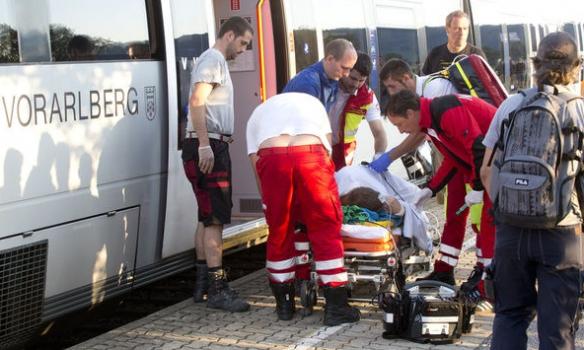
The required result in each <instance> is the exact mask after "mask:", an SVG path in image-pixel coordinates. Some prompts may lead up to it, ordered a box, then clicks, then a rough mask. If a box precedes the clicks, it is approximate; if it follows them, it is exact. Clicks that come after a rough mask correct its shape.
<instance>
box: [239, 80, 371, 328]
mask: <svg viewBox="0 0 584 350" xmlns="http://www.w3.org/2000/svg"><path fill="white" fill-rule="evenodd" d="M330 134H331V127H330V123H329V119H328V116H327V113H326V110H325V108H324V106H323V105H322V103H321V102H320V101H319V100H318V99H316V98H314V97H312V96H310V95H308V94H304V93H293V92H291V93H284V94H280V95H276V96H274V97H272V98H270V99H268V100H267V101H266V102H264V103H263V104H261V105H260V106H258V107H257V108H256V109H255V110H254V112H253V113H252V115H251V117H250V119H249V121H248V123H247V133H246V136H247V150H248V155H249V157H250V160H251V162H252V167H253V169H254V170H255V171H256V175H257V176H256V178H257V179H258V185H259V186H258V187H259V189H260V192H261V195H262V201H263V205H264V208H265V216H266V221H267V223H268V227H269V236H268V242H267V249H266V250H267V261H266V269H267V271H268V279H269V281H270V286H271V288H272V292H273V293H274V296H275V298H276V312H277V314H278V318H279V319H280V320H290V319H292V317H293V315H294V311H295V303H294V279H295V275H296V267H295V265H296V257H297V255H298V252H297V251H296V249H295V246H294V236H295V234H294V228H295V223H296V220H300V221H301V222H302V223H304V224H305V225H306V227H307V232H308V239H309V241H310V245H311V247H312V253H313V256H314V263H315V268H316V272H317V273H318V275H319V283H320V284H321V285H322V286H323V287H324V297H325V300H326V305H325V311H324V324H325V325H327V326H334V325H338V324H341V323H347V322H356V321H358V320H359V318H360V314H359V310H357V309H355V308H353V307H351V306H349V304H348V301H347V297H348V294H347V289H346V287H345V286H346V284H347V272H346V270H345V267H344V261H343V241H342V239H341V234H340V228H341V223H342V212H341V205H340V200H339V193H338V189H337V184H336V182H335V179H334V165H333V162H332V160H331V157H330V152H331V146H330ZM295 203H298V204H299V205H294V204H295Z"/></svg>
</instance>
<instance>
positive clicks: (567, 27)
mask: <svg viewBox="0 0 584 350" xmlns="http://www.w3.org/2000/svg"><path fill="white" fill-rule="evenodd" d="M562 31H564V32H566V33H568V34H570V35H571V36H572V38H573V39H574V40H576V27H575V26H574V23H564V24H563V25H562Z"/></svg>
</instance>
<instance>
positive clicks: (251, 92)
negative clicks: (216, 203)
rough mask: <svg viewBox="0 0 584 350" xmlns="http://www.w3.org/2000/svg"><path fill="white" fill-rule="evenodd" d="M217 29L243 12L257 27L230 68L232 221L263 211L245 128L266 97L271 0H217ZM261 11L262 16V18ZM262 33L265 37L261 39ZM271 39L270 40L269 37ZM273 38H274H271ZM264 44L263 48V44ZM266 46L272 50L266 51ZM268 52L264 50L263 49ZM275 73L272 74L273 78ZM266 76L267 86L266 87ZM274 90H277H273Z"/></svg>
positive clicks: (271, 46)
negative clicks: (231, 103) (232, 127)
mask: <svg viewBox="0 0 584 350" xmlns="http://www.w3.org/2000/svg"><path fill="white" fill-rule="evenodd" d="M213 8H214V16H215V31H216V32H217V33H218V32H219V28H220V27H221V24H222V23H223V22H225V21H226V20H227V19H228V18H229V17H232V16H240V17H243V18H244V19H245V20H247V21H248V22H249V23H250V24H251V26H252V27H253V29H254V36H253V40H252V42H251V43H250V45H249V46H248V48H247V50H246V51H244V52H243V53H241V54H240V55H239V56H238V57H237V58H236V59H235V60H233V61H229V72H230V74H231V80H232V81H233V89H234V109H235V133H234V135H233V139H234V141H233V143H232V144H231V145H230V146H229V149H230V156H231V164H232V179H233V181H232V184H233V197H232V199H233V216H234V217H233V219H232V222H233V224H232V225H237V224H239V223H244V222H247V221H249V220H251V219H257V218H259V217H261V216H262V215H263V210H262V204H261V199H260V196H259V194H258V190H257V185H256V181H255V177H254V173H253V171H252V168H251V165H250V162H249V158H248V156H247V144H246V140H245V129H246V125H247V121H248V119H249V117H250V115H251V113H252V112H253V110H254V109H255V107H256V106H257V105H259V104H260V103H261V102H262V99H263V98H266V97H267V95H268V93H267V91H265V89H266V87H265V64H264V63H262V62H261V61H260V59H262V58H263V59H265V58H266V57H267V58H268V59H271V58H272V57H273V56H274V54H273V41H272V40H271V38H269V37H268V38H264V37H263V34H265V33H271V30H269V31H268V30H264V26H266V25H267V26H268V27H269V26H270V23H271V21H270V15H269V1H257V0H241V1H239V0H237V1H236V0H230V1H225V0H214V1H213ZM258 13H261V14H262V16H261V18H260V20H259V21H258ZM260 36H262V40H261V41H260ZM266 39H267V40H266ZM270 41H272V42H270ZM260 46H262V48H260ZM266 46H267V47H268V48H269V51H267V52H266V50H265V48H266ZM262 49H263V50H264V52H261V50H262ZM271 77H273V74H270V78H271ZM262 80H264V87H263V88H262ZM272 93H273V92H272Z"/></svg>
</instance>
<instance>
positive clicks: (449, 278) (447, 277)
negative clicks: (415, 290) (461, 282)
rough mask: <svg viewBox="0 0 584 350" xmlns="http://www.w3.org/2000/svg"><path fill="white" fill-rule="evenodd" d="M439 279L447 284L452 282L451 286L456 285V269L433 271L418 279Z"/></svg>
mask: <svg viewBox="0 0 584 350" xmlns="http://www.w3.org/2000/svg"><path fill="white" fill-rule="evenodd" d="M428 280H430V281H438V282H443V283H446V284H450V285H451V286H456V281H455V280H454V271H453V270H450V271H432V273H430V274H429V275H427V276H426V277H420V278H418V279H416V281H428Z"/></svg>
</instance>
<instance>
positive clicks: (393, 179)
mask: <svg viewBox="0 0 584 350" xmlns="http://www.w3.org/2000/svg"><path fill="white" fill-rule="evenodd" d="M335 178H336V180H337V184H338V186H339V194H340V195H344V194H346V193H347V192H350V191H351V190H353V189H354V188H357V187H369V188H371V189H373V190H375V191H377V192H379V193H380V194H381V195H383V196H386V197H387V196H392V197H395V198H396V199H397V200H399V202H400V203H401V205H403V207H404V209H405V214H404V225H403V228H402V234H403V236H404V237H407V238H411V239H413V240H414V244H415V245H416V246H417V247H418V248H420V249H422V250H424V251H425V252H426V253H428V254H430V253H431V252H432V237H431V235H430V233H429V232H428V224H429V221H428V217H427V216H426V214H425V213H424V212H423V211H422V210H421V209H420V208H418V207H416V206H415V205H414V204H413V201H414V198H415V195H416V193H417V192H418V191H420V189H419V188H418V187H417V186H415V185H414V184H411V183H409V182H408V181H406V180H404V179H402V178H400V177H398V176H395V175H392V174H391V173H390V172H389V171H386V172H385V173H383V174H378V173H376V172H375V171H373V170H371V169H369V167H367V166H363V165H352V166H347V167H344V168H342V169H341V170H339V171H338V172H337V173H336V174H335ZM398 232H399V231H398ZM394 233H397V232H394Z"/></svg>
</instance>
